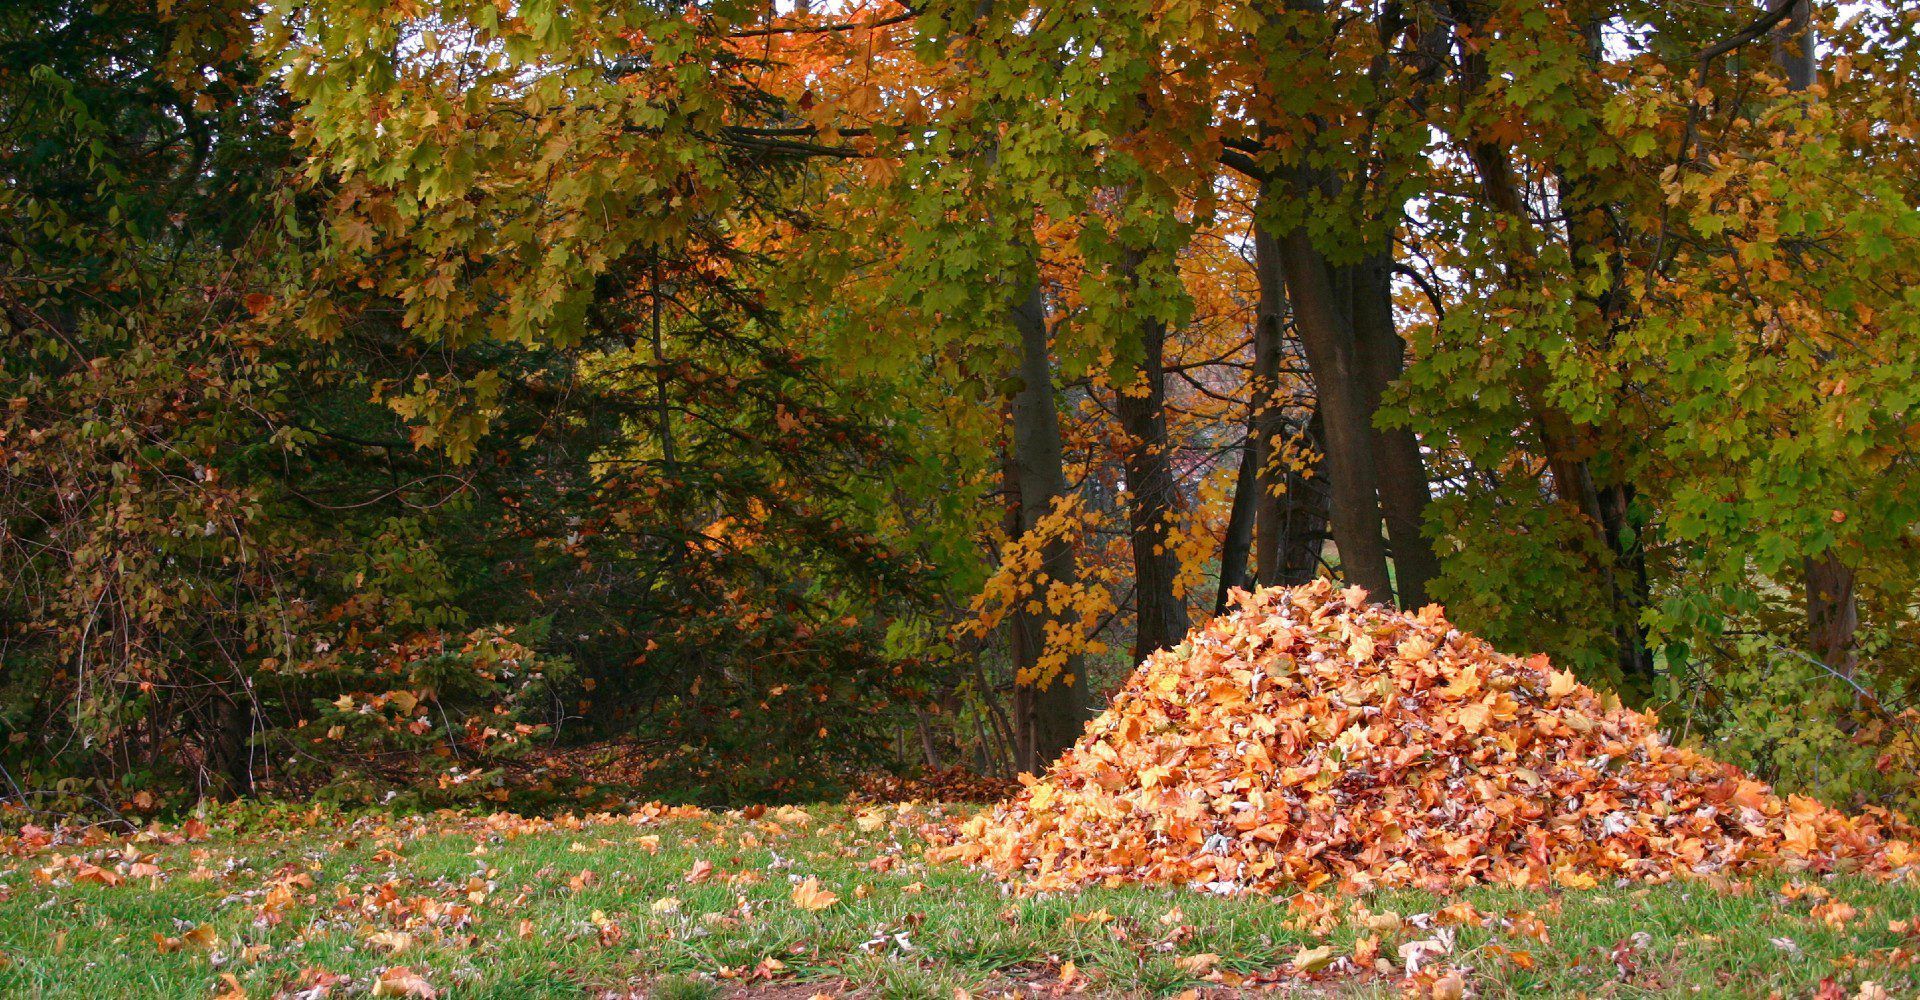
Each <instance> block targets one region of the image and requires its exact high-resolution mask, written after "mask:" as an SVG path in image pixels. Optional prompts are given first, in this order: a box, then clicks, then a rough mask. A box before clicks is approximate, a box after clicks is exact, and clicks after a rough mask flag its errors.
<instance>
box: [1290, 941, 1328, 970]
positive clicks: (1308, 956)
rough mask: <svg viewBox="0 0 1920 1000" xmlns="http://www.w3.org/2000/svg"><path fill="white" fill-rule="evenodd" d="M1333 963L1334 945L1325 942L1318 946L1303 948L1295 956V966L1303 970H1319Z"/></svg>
mask: <svg viewBox="0 0 1920 1000" xmlns="http://www.w3.org/2000/svg"><path fill="white" fill-rule="evenodd" d="M1332 964H1333V946H1332V945H1326V944H1323V945H1321V946H1320V947H1318V948H1302V949H1300V953H1299V954H1298V955H1295V956H1293V967H1294V968H1295V969H1297V970H1299V971H1301V972H1319V971H1320V970H1321V969H1324V968H1326V967H1327V966H1329V965H1332Z"/></svg>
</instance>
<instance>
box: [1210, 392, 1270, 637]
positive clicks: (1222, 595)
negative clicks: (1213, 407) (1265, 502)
mask: <svg viewBox="0 0 1920 1000" xmlns="http://www.w3.org/2000/svg"><path fill="white" fill-rule="evenodd" d="M1259 412H1260V401H1259V396H1258V395H1256V394H1255V393H1254V392H1253V390H1252V388H1251V387H1249V388H1248V393H1247V439H1246V441H1245V442H1244V443H1243V444H1241V446H1240V467H1239V469H1238V470H1237V471H1236V472H1235V473H1234V476H1233V507H1232V509H1231V510H1230V511H1229V512H1228V514H1227V531H1226V535H1225V537H1224V538H1222V539H1221V542H1220V589H1219V590H1218V591H1217V592H1216V593H1215V594H1214V597H1213V613H1214V614H1216V615H1219V614H1225V613H1226V611H1227V603H1228V601H1229V600H1230V599H1231V598H1232V595H1233V591H1234V588H1236V587H1238V588H1241V589H1243V590H1251V589H1253V527H1254V518H1255V517H1256V516H1257V508H1258V507H1259V500H1260V464H1259V462H1258V461H1257V460H1256V459H1255V458H1254V452H1255V447H1254V438H1255V436H1256V435H1257V434H1258V433H1259V428H1258V418H1257V414H1258V413H1259Z"/></svg>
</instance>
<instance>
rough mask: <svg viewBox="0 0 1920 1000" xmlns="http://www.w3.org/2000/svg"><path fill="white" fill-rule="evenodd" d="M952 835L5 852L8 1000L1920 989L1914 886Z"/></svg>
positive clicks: (314, 833) (375, 829) (558, 824)
mask: <svg viewBox="0 0 1920 1000" xmlns="http://www.w3.org/2000/svg"><path fill="white" fill-rule="evenodd" d="M962 808H964V807H962ZM948 815H949V813H948V811H947V810H944V809H942V808H941V807H927V806H904V807H875V808H869V809H866V810H859V809H855V808H850V807H844V806H822V807H813V808H809V809H806V810H799V809H791V808H789V809H776V810H772V811H768V812H764V813H760V814H757V815H749V814H747V813H730V814H700V815H690V816H689V815H672V814H659V813H648V814H644V815H641V816H635V817H600V818H597V819H588V820H559V821H553V820H539V819H521V818H518V817H507V816H496V817H474V816H463V815H456V814H440V815H436V816H428V817H409V818H393V817H379V816H361V817H358V818H346V817H340V816H336V815H333V814H326V813H320V812H314V813H311V814H307V815H304V816H302V815H298V814H286V815H284V816H283V818H282V819H281V820H280V821H278V822H273V823H265V822H262V821H260V820H259V819H258V818H257V817H256V818H255V819H253V820H250V821H247V822H243V823H238V824H234V825H231V826H223V825H221V824H215V829H213V830H211V831H209V832H205V833H200V831H198V830H196V831H194V832H195V833H197V834H199V835H198V836H195V837H193V838H192V839H188V840H186V841H185V842H174V843H169V842H168V841H180V840H181V839H182V838H181V837H180V836H178V835H160V836H155V835H153V834H147V835H144V836H142V837H136V838H133V839H131V840H129V839H125V838H116V839H107V838H94V839H93V840H92V842H81V843H72V842H66V843H63V842H59V841H56V842H54V843H51V844H45V843H38V842H36V841H35V839H34V838H33V837H31V836H29V837H27V838H21V837H17V836H0V995H4V996H8V997H14V996H21V997H38V996H48V997H57V996H85V997H94V998H120V997H145V996H165V997H195V998H208V997H238V996H247V997H270V996H276V995H280V996H312V997H324V996H333V997H351V996H365V995H368V994H370V993H371V994H373V995H382V996H409V995H411V996H415V997H429V996H437V997H515V998H520V997H579V996H583V995H584V996H605V995H615V996H624V995H627V994H629V993H633V994H635V995H656V996H664V997H675V998H697V997H712V996H719V995H722V994H742V993H759V992H765V993H766V994H767V995H769V996H792V997H797V998H798V997H808V996H811V995H813V994H815V993H826V994H829V995H841V994H858V995H863V996H877V997H920V996H925V997H940V998H943V1000H944V998H951V997H953V996H955V995H956V994H955V992H954V991H955V990H956V989H959V990H964V991H968V992H970V993H973V994H975V995H991V994H996V993H1019V994H1022V995H1026V994H1045V995H1064V994H1085V995H1096V996H1098V995H1141V996H1145V995H1163V994H1178V993H1182V992H1184V991H1186V990H1189V989H1194V990H1199V991H1201V992H1202V993H1206V992H1209V991H1213V992H1224V991H1227V990H1232V989H1235V988H1245V987H1252V986H1262V985H1272V986H1279V987H1284V988H1289V989H1294V990H1298V991H1305V992H1309V993H1329V994H1335V995H1398V994H1400V993H1402V992H1403V991H1407V990H1413V991H1415V992H1417V993H1418V994H1419V995H1421V996H1436V995H1437V996H1443V997H1444V996H1449V995H1455V992H1456V991H1464V993H1465V994H1466V995H1469V996H1507V995H1519V994H1546V995H1566V994H1575V993H1586V994H1589V995H1594V996H1666V995H1676V996H1694V995H1733V996H1754V995H1759V996H1765V995H1767V994H1768V993H1769V992H1772V991H1778V992H1779V993H1781V994H1783V995H1788V996H1796V995H1797V996H1815V995H1819V996H1836V997H1837V996H1845V997H1857V996H1864V997H1869V998H1871V997H1877V996H1882V995H1892V996H1910V995H1913V994H1914V992H1915V990H1916V988H1917V987H1920V974H1916V972H1915V970H1914V968H1913V965H1912V963H1913V961H1914V960H1915V958H1916V956H1920V921H1916V920H1915V914H1916V910H1920V891H1916V890H1915V889H1913V888H1911V887H1908V886H1900V885H1882V884H1877V883H1872V882H1867V881H1863V880H1857V879H1849V878H1833V879H1824V878H1818V877H1814V876H1800V877H1794V876H1782V877H1779V878H1775V879H1766V880H1755V881H1752V882H1744V883H1742V882H1733V883H1729V882H1726V881H1724V880H1716V881H1714V882H1711V883H1710V882H1707V881H1693V882H1687V883H1684V884H1682V883H1676V884H1668V885H1660V886H1638V885H1630V886H1616V887H1602V888H1599V889H1593V890H1585V891H1555V892H1540V891H1513V890H1494V889H1476V890H1470V891H1466V892H1463V893H1461V894H1459V895H1455V896H1446V897H1436V896H1432V895H1427V894H1422V893H1413V892H1383V893H1378V894H1374V895H1371V896H1368V897H1365V898H1353V897H1342V896H1339V895H1337V894H1333V893H1330V892H1326V891H1321V892H1318V893H1305V894H1294V895H1285V894H1281V895H1273V896H1217V895H1208V894H1203V893H1201V892H1197V891H1194V890H1191V889H1167V888H1143V887H1139V886H1123V887H1095V888H1089V889H1086V890H1084V891H1080V892H1077V893H1071V894H1047V895H1025V896H1023V895H1020V894H1018V893H1013V892H1009V891H1006V890H1005V889H1004V888H1003V887H1002V886H1001V885H1000V884H998V883H996V882H995V881H993V880H991V879H989V878H987V877H985V876H983V875H981V874H980V873H977V872H975V871H971V870H968V869H965V868H961V867H958V866H952V865H936V864H929V863H928V862H926V861H925V860H924V859H923V858H922V856H921V855H922V848H923V845H924V839H923V836H922V833H921V831H922V830H923V829H925V828H926V825H927V824H930V823H935V822H940V821H942V820H944V819H945V818H947V817H948ZM41 839H44V838H41ZM1410 963H1411V964H1412V965H1413V966H1414V970H1413V971H1414V974H1413V975H1412V976H1411V977H1409V975H1408V972H1409V969H1408V965H1409V964H1410ZM1869 984H1872V985H1869ZM1881 990H1884V993H1883V992H1877V991H1881Z"/></svg>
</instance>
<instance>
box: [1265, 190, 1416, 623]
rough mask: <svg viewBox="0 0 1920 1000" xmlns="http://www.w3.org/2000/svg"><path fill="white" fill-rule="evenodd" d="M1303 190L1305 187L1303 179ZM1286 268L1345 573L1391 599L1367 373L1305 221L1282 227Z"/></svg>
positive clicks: (1349, 579) (1336, 542)
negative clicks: (1309, 371)
mask: <svg viewBox="0 0 1920 1000" xmlns="http://www.w3.org/2000/svg"><path fill="white" fill-rule="evenodd" d="M1295 188H1296V190H1304V187H1303V185H1301V184H1300V182H1298V181H1296V183H1295ZM1278 246H1279V251H1280V269H1281V271H1282V273H1284V274H1285V275H1286V284H1287V298H1288V300H1289V301H1291V302H1292V304H1293V321H1294V328H1295V329H1296V330H1297V331H1298V332H1299V336H1300V343H1301V346H1302V347H1303V348H1305V350H1306V355H1307V366H1308V367H1309V368H1311V369H1312V370H1313V385H1314V392H1315V395H1316V396H1318V398H1319V404H1320V405H1319V412H1320V418H1321V420H1322V422H1323V424H1324V427H1325V431H1326V438H1325V444H1326V465H1327V480H1328V485H1329V487H1330V488H1331V494H1332V496H1331V501H1332V502H1331V511H1330V516H1329V518H1328V519H1329V520H1330V521H1331V522H1332V525H1333V542H1334V545H1336V546H1338V547H1339V549H1340V572H1341V575H1342V576H1344V577H1345V578H1346V581H1347V582H1348V583H1349V584H1353V585H1357V586H1360V587H1364V588H1366V591H1367V593H1368V594H1369V595H1370V596H1371V597H1372V599H1373V600H1375V601H1380V602H1385V603H1391V602H1392V601H1393V584H1392V581H1391V579H1390V578H1389V577H1388V575H1387V551H1386V543H1385V540H1384V539H1383V538H1382V537H1381V523H1382V518H1381V513H1380V498H1379V476H1378V473H1377V471H1376V470H1375V467H1374V462H1373V414H1372V412H1371V411H1370V409H1369V408H1368V406H1367V377H1366V372H1365V370H1364V369H1363V368H1362V367H1361V359H1360V357H1359V352H1358V351H1357V350H1356V349H1355V347H1356V345H1355V344H1354V339H1353V331H1352V326H1351V323H1350V321H1349V317H1348V316H1347V310H1346V309H1345V308H1344V307H1343V305H1342V303H1341V301H1340V294H1339V292H1340V290H1339V289H1337V288H1336V287H1335V285H1334V282H1333V274H1332V272H1331V271H1330V269H1329V268H1328V266H1327V262H1326V258H1325V256H1324V255H1322V254H1321V253H1320V251H1319V250H1318V249H1316V248H1315V247H1314V245H1313V241H1312V238H1311V237H1309V236H1308V234H1307V232H1306V230H1305V229H1304V228H1297V229H1295V230H1293V231H1292V232H1289V233H1284V234H1281V235H1280V237H1279V241H1278Z"/></svg>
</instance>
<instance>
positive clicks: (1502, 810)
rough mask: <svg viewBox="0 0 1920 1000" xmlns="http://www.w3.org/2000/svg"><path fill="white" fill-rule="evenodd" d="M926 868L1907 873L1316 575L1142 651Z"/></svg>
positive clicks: (1570, 691)
mask: <svg viewBox="0 0 1920 1000" xmlns="http://www.w3.org/2000/svg"><path fill="white" fill-rule="evenodd" d="M937 854H938V855H939V856H941V857H944V858H948V859H955V860H961V861H967V862H973V863H979V864H983V865H986V866H987V867H989V868H991V869H993V870H994V871H996V872H998V873H1000V874H1002V875H1005V876H1016V875H1018V876H1024V877H1025V878H1027V879H1030V880H1031V884H1032V885H1033V886H1034V887H1036V888H1042V889H1050V888H1064V887H1067V886H1071V885H1078V884H1084V883H1087V882H1092V881H1111V880H1113V879H1116V878H1118V879H1128V880H1138V881H1146V882H1162V883H1189V884H1193V885H1196V886H1200V887H1205V888H1208V889H1211V890H1213V891H1218V892H1233V891H1239V890H1249V889H1251V890H1268V889H1273V888H1276V887H1279V886H1282V885H1289V886H1298V885H1303V884H1307V883H1310V882H1315V881H1319V880H1324V879H1329V878H1331V879H1338V880H1339V881H1340V883H1341V885H1342V886H1343V887H1347V888H1365V887H1368V886H1375V885H1406V884H1419V885H1426V886H1431V887H1434V888H1445V887H1449V886H1454V885H1459V884H1462V883H1468V882H1489V883H1495V884H1504V885H1531V886H1547V885H1552V884H1557V885H1560V886H1563V887H1567V888H1588V887H1593V886H1597V885H1600V884H1602V883H1604V882H1606V881H1611V880H1613V879H1617V878H1634V879H1645V880H1651V881H1662V880H1665V879H1668V878H1672V877H1674V876H1677V875H1689V874H1701V875H1706V874H1709V873H1712V872H1716V871H1720V870H1724V869H1745V868H1753V867H1778V866H1784V865H1791V866H1794V867H1796V868H1814V869H1822V870H1824V869H1828V868H1831V867H1832V866H1833V865H1834V863H1835V862H1836V861H1838V860H1840V859H1852V860H1854V861H1858V862H1863V863H1864V865H1865V867H1867V868H1868V869H1869V870H1874V869H1879V870H1885V869H1887V868H1890V867H1893V866H1897V865H1903V864H1908V863H1911V862H1912V861H1914V860H1920V854H1916V853H1915V852H1914V850H1913V848H1912V847H1911V845H1909V844H1907V843H1905V842H1902V841H1897V840H1893V839H1892V837H1891V834H1890V832H1889V830H1888V829H1887V827H1886V826H1885V825H1883V824H1882V822H1880V821H1879V820H1878V819H1876V818H1874V817H1861V818H1849V817H1847V816H1844V815H1842V814H1840V813H1838V812H1836V811H1835V810H1832V809H1829V808H1827V807H1826V806H1823V805H1821V804H1819V803H1817V802H1814V801H1812V800H1809V799H1804V798H1799V797H1791V798H1788V799H1782V798H1780V797H1778V796H1776V795H1774V794H1773V793H1772V791H1771V789H1769V788H1767V786H1766V785H1764V784H1763V783H1761V782H1758V781H1755V780H1753V779H1752V778H1750V777H1748V776H1746V775H1744V774H1741V773H1739V772H1738V771H1736V770H1735V769H1733V768H1731V767H1728V766H1726V765H1723V764H1720V763H1718V762H1716V761H1713V760H1711V759H1709V758H1707V757H1704V756H1702V755H1700V754H1699V753H1696V752H1694V751H1692V750H1689V749H1684V748H1679V747H1674V746H1671V745H1669V744H1668V743H1667V742H1666V741H1665V740H1664V738H1662V737H1661V736H1660V734H1659V733H1658V731H1657V729H1656V728H1655V725H1654V721H1653V719H1652V718H1651V717H1647V716H1641V715H1638V714H1635V713H1633V712H1630V711H1627V710H1625V709H1622V708H1621V707H1619V705H1618V703H1617V701H1615V700H1614V699H1612V698H1611V697H1609V696H1602V695H1599V694H1596V693H1595V692H1593V691H1591V690H1589V689H1587V688H1586V687H1583V686H1581V685H1580V684H1578V683H1577V682H1575V681H1574V679H1573V677H1572V676H1571V675H1570V674H1567V673H1564V672H1561V671H1557V670H1554V669H1553V668H1552V667H1551V666H1550V665H1549V664H1548V662H1547V660H1546V658H1545V657H1539V656H1536V657H1532V658H1528V659H1520V658H1516V657H1510V656H1505V655H1502V654H1500V653H1498V652H1496V651H1495V650H1493V649H1492V648H1491V647H1490V646H1488V645H1487V644H1486V643H1485V642H1483V641H1481V640H1479V639H1477V638H1474V637H1472V636H1468V635H1464V634H1462V633H1460V632H1459V631H1457V630H1455V629H1453V628H1452V627H1451V625H1449V623H1448V622H1447V621H1446V619H1445V618H1444V616H1443V615H1442V613H1441V612H1440V609H1439V608H1437V607H1429V608H1426V609H1424V610H1422V611H1421V612H1419V613H1418V614H1403V613H1399V612H1395V611H1392V610H1390V609H1385V608H1381V607H1368V606H1364V605H1363V604H1361V603H1360V602H1358V601H1356V600H1354V598H1353V595H1352V594H1351V593H1350V592H1335V591H1334V590H1333V589H1332V588H1331V587H1330V586H1328V585H1327V584H1326V583H1325V582H1324V581H1322V582H1318V583H1315V584H1311V585H1308V586H1305V587H1301V588H1297V589H1293V590H1279V589H1275V590H1266V591H1262V592H1260V593H1259V594H1256V595H1252V596H1250V597H1247V598H1245V599H1244V600H1243V601H1242V607H1241V609H1240V610H1238V611H1236V612H1234V613H1232V614H1229V615H1227V616H1224V617H1221V618H1219V619H1216V620H1215V621H1213V622H1212V623H1210V624H1208V625H1206V626H1204V627H1202V628H1200V629H1197V630H1195V632H1193V633H1192V634H1191V635H1189V636H1188V638H1187V641H1186V642H1184V643H1182V644H1181V645H1180V646H1178V647H1176V648H1175V649H1172V650H1166V651H1162V652H1160V653H1157V654H1155V655H1154V656H1153V657H1151V658H1149V659H1148V660H1147V662H1146V663H1145V664H1143V665H1142V667H1141V669H1140V670H1138V671H1137V672H1136V673H1135V674H1134V676H1133V678H1132V680H1131V681H1130V682H1129V683H1128V684H1127V686H1126V687H1125V688H1124V689H1123V690H1122V691H1121V692H1120V693H1119V694H1118V695H1116V696H1115V698H1114V699H1113V703H1112V705H1111V706H1110V707H1109V709H1108V711H1107V712H1106V713H1105V714H1103V715H1102V716H1101V717H1100V718H1098V719H1096V720H1094V721H1093V722H1092V723H1090V724H1089V725H1088V727H1087V732H1086V734H1085V735H1084V736H1082V737H1081V739H1080V741H1079V743H1078V744H1077V745H1076V746H1075V747H1074V748H1073V749H1072V750H1070V751H1069V752H1068V753H1067V754H1066V755H1065V756H1064V757H1062V758H1061V759H1060V760H1059V761H1058V762H1056V763H1055V765H1054V766H1053V768H1052V769H1051V770H1050V771H1049V772H1048V773H1047V775H1046V776H1045V777H1044V778H1042V779H1038V780H1033V781H1031V783H1030V784H1029V785H1028V787H1027V788H1026V789H1025V790H1024V791H1023V792H1021V794H1020V795H1019V796H1017V797H1015V798H1014V799H1013V800H1012V801H1010V802H1008V803H1007V804H1005V805H1003V806H1001V807H999V808H997V809H995V810H994V811H992V812H991V813H988V814H984V815H981V816H979V817H976V818H975V819H973V820H971V821H969V822H968V823H967V824H966V825H965V826H964V827H963V829H962V830H961V832H960V836H959V839H958V841H957V842H956V843H955V844H954V845H953V846H952V847H949V848H945V849H943V850H941V851H939V852H937Z"/></svg>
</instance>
